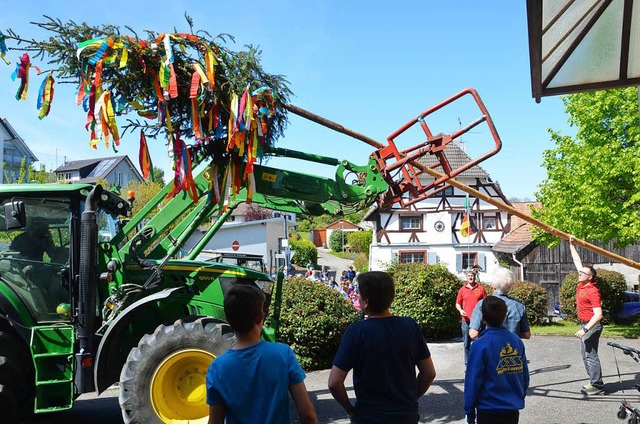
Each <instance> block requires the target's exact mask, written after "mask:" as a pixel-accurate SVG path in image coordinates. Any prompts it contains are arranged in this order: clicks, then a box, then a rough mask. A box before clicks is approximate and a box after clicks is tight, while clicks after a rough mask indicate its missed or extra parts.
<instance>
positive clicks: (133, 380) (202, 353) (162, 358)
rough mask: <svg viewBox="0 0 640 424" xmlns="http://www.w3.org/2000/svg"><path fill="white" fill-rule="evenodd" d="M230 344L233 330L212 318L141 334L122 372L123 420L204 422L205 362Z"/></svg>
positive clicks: (206, 413) (226, 348)
mask: <svg viewBox="0 0 640 424" xmlns="http://www.w3.org/2000/svg"><path fill="white" fill-rule="evenodd" d="M234 343H235V335H234V334H233V332H232V331H231V327H229V325H228V324H226V323H224V322H221V321H218V320H215V319H212V318H199V319H197V320H196V321H193V322H184V321H182V320H178V321H176V322H175V323H174V324H173V325H168V326H167V325H160V326H159V327H158V328H157V329H156V331H155V332H154V333H153V334H147V335H145V336H144V337H143V338H142V339H141V340H140V343H138V347H136V348H134V349H132V350H131V352H130V353H129V356H128V357H127V361H126V362H125V364H124V366H123V367H122V372H121V373H120V395H119V401H120V407H121V409H122V417H123V419H124V422H125V423H127V424H129V423H136V424H138V423H139V424H142V423H144V424H149V423H170V424H179V423H204V424H206V423H207V421H208V416H209V407H208V405H207V403H206V375H207V370H208V369H209V364H211V361H213V360H214V359H215V358H216V357H217V356H219V355H221V354H222V353H224V352H225V351H226V350H228V349H229V348H230V347H231V346H232V345H233V344H234Z"/></svg>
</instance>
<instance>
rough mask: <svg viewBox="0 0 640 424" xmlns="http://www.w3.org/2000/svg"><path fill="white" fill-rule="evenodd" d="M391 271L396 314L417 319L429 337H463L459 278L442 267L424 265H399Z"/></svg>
mask: <svg viewBox="0 0 640 424" xmlns="http://www.w3.org/2000/svg"><path fill="white" fill-rule="evenodd" d="M388 272H389V273H390V274H391V275H392V276H393V279H394V281H395V285H396V297H395V300H394V302H393V305H392V306H391V312H392V313H393V314H394V315H399V316H409V317H411V318H413V319H414V320H416V322H417V323H418V325H420V328H422V332H423V334H424V335H425V337H428V338H446V337H451V336H457V335H459V334H460V314H459V313H458V311H457V310H456V307H455V303H456V296H457V295H458V290H459V289H460V287H461V282H460V280H459V279H458V277H456V276H455V275H453V274H451V273H450V272H449V271H447V269H446V268H445V267H444V266H442V265H427V264H423V263H406V264H403V263H397V264H394V265H392V267H391V268H389V269H388Z"/></svg>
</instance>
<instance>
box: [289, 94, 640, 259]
mask: <svg viewBox="0 0 640 424" xmlns="http://www.w3.org/2000/svg"><path fill="white" fill-rule="evenodd" d="M285 107H286V108H287V110H288V111H289V112H291V113H294V114H296V115H298V116H301V117H303V118H305V119H308V120H310V121H312V122H315V123H317V124H320V125H322V126H325V127H327V128H330V129H332V130H334V131H337V132H339V133H342V134H345V135H348V136H350V137H353V138H355V139H356V140H360V141H362V142H364V143H366V144H368V145H369V146H371V147H373V148H375V149H381V148H383V147H385V145H384V144H382V143H380V142H378V141H376V140H374V139H372V138H369V137H367V136H365V135H363V134H360V133H358V132H355V131H352V130H350V129H349V128H346V127H344V126H342V125H340V124H338V123H336V122H333V121H331V120H329V119H326V118H323V117H321V116H319V115H316V114H314V113H312V112H309V111H307V110H305V109H302V108H300V107H298V106H294V105H292V104H288V105H286V106H285ZM410 163H411V165H413V166H414V167H416V168H418V169H419V170H421V171H422V172H424V173H426V174H429V175H431V176H432V177H434V178H441V177H443V176H444V175H445V174H442V173H440V172H438V171H436V170H434V169H431V168H429V167H428V166H426V165H424V164H422V163H420V162H417V161H412V162H410ZM446 183H447V184H449V185H451V186H453V187H456V188H458V189H460V190H462V191H464V192H466V193H469V194H471V195H473V196H474V197H476V198H478V199H482V200H484V201H485V202H487V203H489V204H491V205H493V206H495V207H497V208H498V209H500V210H503V211H506V212H508V213H510V214H512V215H515V216H517V217H518V218H520V219H522V220H524V221H526V222H528V223H530V224H532V225H535V226H536V227H538V228H540V229H542V230H544V231H546V232H547V233H549V234H551V235H553V236H556V237H560V238H561V239H563V240H565V241H567V242H568V241H569V236H570V234H567V233H565V232H564V231H560V230H558V229H557V228H555V227H552V226H551V225H548V224H545V223H544V222H542V221H540V220H538V219H536V218H534V217H532V216H530V215H527V214H525V213H522V212H520V211H519V210H517V209H516V208H514V207H513V206H510V205H507V204H506V203H504V202H502V201H500V200H498V199H495V198H494V197H491V196H489V195H487V194H485V193H481V192H479V191H478V190H476V189H474V188H471V187H469V186H468V185H466V184H463V183H461V182H459V181H458V180H456V179H455V178H451V179H449V180H447V182H446ZM574 242H575V243H576V244H578V245H580V246H582V247H584V248H586V249H589V250H591V251H592V252H595V253H597V254H599V255H602V256H604V257H606V258H609V259H611V260H613V261H616V262H620V263H622V264H625V265H627V266H630V267H632V268H635V269H639V270H640V263H638V262H635V261H632V260H631V259H627V258H625V257H624V256H620V255H618V254H615V253H613V252H609V251H608V250H605V249H603V248H601V247H599V246H596V245H594V244H591V243H589V242H586V241H584V240H581V239H579V238H575V237H574Z"/></svg>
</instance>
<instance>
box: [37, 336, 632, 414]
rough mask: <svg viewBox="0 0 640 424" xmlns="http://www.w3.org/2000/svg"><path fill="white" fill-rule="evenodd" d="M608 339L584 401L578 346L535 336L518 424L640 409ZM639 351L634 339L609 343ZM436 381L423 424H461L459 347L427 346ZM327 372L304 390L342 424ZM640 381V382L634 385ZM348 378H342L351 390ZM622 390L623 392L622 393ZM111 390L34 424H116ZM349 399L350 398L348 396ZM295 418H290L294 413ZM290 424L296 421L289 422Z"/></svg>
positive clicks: (424, 404)
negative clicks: (599, 388)
mask: <svg viewBox="0 0 640 424" xmlns="http://www.w3.org/2000/svg"><path fill="white" fill-rule="evenodd" d="M607 341H612V340H611V339H609V340H607V339H603V340H601V341H600V358H601V361H602V367H603V374H604V381H605V389H606V391H607V395H602V396H595V397H591V398H587V397H585V396H583V395H582V394H580V387H581V386H582V385H584V384H588V381H587V379H586V372H585V370H584V366H583V365H582V361H581V359H580V344H579V341H578V340H577V339H575V338H571V337H557V336H538V337H535V336H534V337H533V338H532V339H531V340H527V341H525V346H526V350H527V357H528V359H529V361H530V363H529V370H530V373H531V386H530V388H529V392H528V394H527V400H526V408H525V409H524V410H523V411H521V415H520V423H522V424H533V423H536V424H538V423H545V424H548V423H562V424H574V423H575V424H577V423H590V424H604V423H623V422H626V421H620V420H618V419H617V418H616V413H617V412H618V408H619V404H620V400H622V399H623V398H624V397H625V394H626V398H627V400H629V401H630V402H631V403H632V404H635V405H640V393H638V392H637V391H636V390H635V389H634V384H635V381H636V379H637V378H638V377H640V375H639V373H640V364H637V363H636V362H634V361H633V360H632V358H630V357H629V356H625V355H624V354H623V353H622V351H620V350H615V354H616V357H617V362H618V366H619V367H620V373H621V376H622V379H621V381H622V383H620V382H619V379H618V373H617V371H616V361H615V359H616V358H614V349H612V348H611V347H609V346H607V345H606V342H607ZM614 341H616V342H618V343H622V344H626V345H628V346H632V347H635V348H640V342H639V341H638V340H614ZM429 348H430V349H431V352H432V356H433V360H434V363H435V366H436V372H437V377H436V380H435V382H434V384H433V385H432V387H431V388H430V389H429V391H428V392H427V394H426V395H425V396H424V397H423V398H422V399H421V400H420V415H421V421H420V422H423V423H464V416H463V410H462V407H463V390H464V387H463V386H464V366H463V357H462V344H461V343H460V342H451V343H430V344H429ZM328 375H329V371H328V370H325V371H316V372H311V373H309V374H308V376H307V380H306V385H307V389H308V390H309V393H310V396H311V399H312V400H313V403H314V404H315V407H316V410H317V412H318V417H319V421H320V423H341V424H342V423H343V424H347V423H348V420H347V419H346V415H345V414H344V412H343V411H342V409H341V408H340V407H339V406H338V405H337V404H336V402H335V401H334V400H333V398H332V397H331V394H330V393H329V391H328V390H327V388H326V387H327V378H328ZM638 381H639V382H640V379H639V380H638ZM350 383H351V377H350V376H349V377H347V384H348V386H350ZM622 389H624V394H623V391H622ZM117 394H118V393H117V391H116V390H108V391H107V392H105V393H104V394H102V395H101V396H100V397H98V398H96V397H95V396H88V395H85V396H82V397H81V398H80V399H78V400H77V401H76V407H75V408H74V410H72V411H68V412H64V413H60V414H58V415H55V416H49V417H46V418H44V417H43V418H41V419H39V420H37V421H35V422H37V423H46V424H63V423H64V424H69V423H95V424H106V423H110V424H112V423H121V422H122V418H121V416H120V410H119V406H118V398H117ZM351 395H352V396H353V393H351ZM294 417H295V413H294ZM294 422H298V421H297V419H295V418H294Z"/></svg>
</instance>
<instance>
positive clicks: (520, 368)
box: [464, 296, 529, 424]
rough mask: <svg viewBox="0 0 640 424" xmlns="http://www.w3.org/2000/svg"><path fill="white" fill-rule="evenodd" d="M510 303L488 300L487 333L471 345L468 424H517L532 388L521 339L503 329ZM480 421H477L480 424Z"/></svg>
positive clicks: (466, 406)
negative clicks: (528, 389) (528, 390)
mask: <svg viewBox="0 0 640 424" xmlns="http://www.w3.org/2000/svg"><path fill="white" fill-rule="evenodd" d="M506 317H507V305H506V303H505V302H504V301H503V300H502V299H500V298H498V297H496V296H489V297H487V298H486V299H485V300H484V302H483V304H482V319H483V321H484V322H485V324H486V325H487V329H486V330H485V331H483V332H482V333H481V334H480V337H478V340H477V341H476V342H475V343H473V344H472V345H471V352H470V353H469V361H468V363H467V373H466V375H465V379H464V413H465V415H466V416H467V422H468V423H476V422H477V423H478V424H503V423H504V424H517V423H518V419H519V416H520V413H519V410H520V409H523V408H524V398H525V396H526V393H527V388H528V387H529V368H528V366H527V358H526V356H525V352H524V343H522V340H521V339H520V337H518V336H516V335H515V334H513V333H511V332H510V331H509V330H507V329H506V328H505V327H503V324H504V321H505V318H506ZM476 419H477V421H476Z"/></svg>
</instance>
